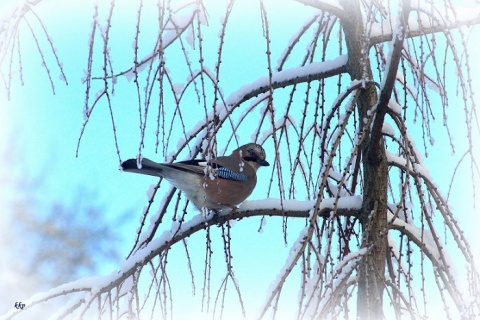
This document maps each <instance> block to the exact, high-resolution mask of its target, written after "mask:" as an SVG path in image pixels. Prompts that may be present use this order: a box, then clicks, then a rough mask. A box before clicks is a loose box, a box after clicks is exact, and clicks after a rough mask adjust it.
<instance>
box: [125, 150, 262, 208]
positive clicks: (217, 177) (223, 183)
mask: <svg viewBox="0 0 480 320" xmlns="http://www.w3.org/2000/svg"><path fill="white" fill-rule="evenodd" d="M265 158H266V155H265V150H264V149H263V148H262V146H260V145H259V144H256V143H248V144H245V145H243V146H241V147H239V148H237V149H235V150H233V152H232V154H231V155H229V156H220V157H216V158H214V159H212V160H210V161H207V160H205V159H198V160H187V161H180V162H174V163H157V162H154V161H152V160H149V159H147V158H143V159H142V160H141V166H140V167H139V166H138V164H137V160H136V159H129V160H126V161H124V162H123V163H122V164H121V168H122V170H123V171H126V172H134V173H140V174H146V175H150V176H155V177H163V178H165V179H166V180H167V181H169V182H170V183H171V184H172V185H173V186H174V187H176V188H177V189H179V190H181V191H182V192H184V193H185V195H186V197H187V198H188V199H189V200H190V201H191V202H192V203H193V204H194V206H195V207H196V208H197V209H198V210H200V211H202V208H206V209H207V210H208V211H215V212H219V211H222V210H224V209H226V208H231V209H232V210H236V209H238V208H237V205H238V204H240V203H242V202H243V201H244V200H245V199H246V198H247V197H248V196H249V195H250V194H251V193H252V191H253V189H254V188H255V185H256V184H257V170H258V169H259V168H260V167H263V166H269V165H270V164H269V163H268V162H267V161H266V160H265Z"/></svg>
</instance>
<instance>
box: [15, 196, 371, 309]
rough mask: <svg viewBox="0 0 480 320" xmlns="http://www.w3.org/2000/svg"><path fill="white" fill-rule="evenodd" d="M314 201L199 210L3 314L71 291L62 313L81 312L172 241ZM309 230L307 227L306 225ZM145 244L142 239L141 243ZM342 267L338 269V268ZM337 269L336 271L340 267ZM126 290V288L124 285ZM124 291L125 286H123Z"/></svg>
mask: <svg viewBox="0 0 480 320" xmlns="http://www.w3.org/2000/svg"><path fill="white" fill-rule="evenodd" d="M361 203H362V199H361V197H360V196H348V197H341V198H337V199H336V198H327V199H324V200H323V201H322V202H321V204H320V207H319V208H318V209H317V210H318V212H319V213H318V216H322V217H327V218H328V217H331V212H332V211H334V210H335V215H336V216H341V215H342V216H352V215H356V214H357V212H358V210H359V209H360V208H361ZM315 204H316V201H299V200H282V201H281V200H280V199H266V200H256V201H246V202H244V203H243V204H242V205H241V207H240V208H239V209H238V210H234V211H228V210H227V211H225V212H220V213H215V214H214V213H209V214H208V215H207V217H205V216H204V214H203V213H199V214H197V215H196V216H194V217H192V219H190V220H188V221H186V222H178V221H174V222H172V227H171V228H170V229H167V230H165V231H163V233H161V234H160V235H159V236H158V237H156V238H155V239H153V240H151V241H150V242H149V243H147V244H145V245H144V246H143V247H137V249H136V250H135V251H134V252H133V253H132V254H131V255H130V256H129V257H128V258H127V259H126V260H125V261H124V262H123V263H122V265H121V266H120V269H119V270H118V271H117V272H114V273H112V274H110V275H107V276H96V277H88V278H83V279H79V280H76V281H73V282H70V283H67V284H63V285H61V286H58V287H56V288H53V289H51V290H49V291H46V292H43V293H38V294H36V295H34V296H32V297H31V298H30V299H29V300H27V301H25V304H26V306H27V307H26V308H25V309H23V310H17V309H11V310H10V311H9V313H7V314H6V317H7V318H11V317H14V316H15V315H17V314H18V312H20V311H25V310H27V309H30V308H32V307H34V306H36V305H38V304H40V303H43V302H47V301H51V300H52V299H55V298H57V297H61V296H68V295H70V294H74V293H82V292H84V293H85V294H83V295H82V294H80V295H76V296H75V297H71V300H70V301H69V303H68V308H67V309H68V310H63V312H64V313H65V314H69V313H72V312H75V311H77V309H79V308H81V306H83V309H84V310H83V311H81V312H82V313H83V312H85V311H86V310H87V309H88V308H89V307H90V305H91V304H92V303H93V302H94V301H96V300H97V299H100V298H101V296H102V294H105V293H108V292H111V291H112V290H114V289H115V288H120V287H123V286H125V282H126V281H128V279H130V278H131V277H133V276H135V275H136V274H137V273H138V272H140V271H141V269H142V268H143V267H144V266H146V265H148V263H149V261H151V260H152V259H154V258H155V257H156V256H158V255H161V254H162V253H163V252H165V251H166V250H168V249H169V248H170V247H171V246H172V245H173V244H175V243H177V242H179V241H182V240H184V239H185V238H187V237H189V236H191V235H192V234H194V233H195V232H197V231H199V230H202V229H207V228H208V227H210V226H213V225H222V224H224V223H226V222H227V221H229V220H240V219H243V218H246V217H253V216H264V215H269V216H279V217H294V218H309V217H310V216H311V215H312V212H313V211H314V207H315ZM307 229H308V228H307ZM144 243H145V242H144ZM340 269H341V268H340ZM340 269H339V270H340ZM127 287H128V285H127ZM127 289H128V288H127ZM122 290H124V289H122Z"/></svg>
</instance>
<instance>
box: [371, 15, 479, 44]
mask: <svg viewBox="0 0 480 320" xmlns="http://www.w3.org/2000/svg"><path fill="white" fill-rule="evenodd" d="M411 11H417V12H419V14H420V13H423V15H420V16H410V17H409V19H408V24H407V25H408V28H407V30H406V35H405V36H406V38H413V37H418V36H421V35H426V34H431V33H437V32H444V31H447V30H452V29H458V28H460V27H462V26H471V25H476V24H479V23H480V9H475V8H468V9H460V8H455V11H456V14H454V16H455V19H454V20H449V19H447V18H446V17H445V16H446V15H445V14H441V13H439V12H434V11H433V10H432V9H431V8H429V9H428V10H427V9H426V8H421V7H413V6H412V8H411ZM393 28H394V26H392V25H391V23H390V21H388V20H384V21H382V22H379V23H375V24H373V25H372V32H371V33H370V37H369V40H370V46H373V45H375V44H378V43H382V42H385V41H390V40H392V38H393V36H394V30H393Z"/></svg>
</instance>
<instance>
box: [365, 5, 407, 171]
mask: <svg viewBox="0 0 480 320" xmlns="http://www.w3.org/2000/svg"><path fill="white" fill-rule="evenodd" d="M409 13H410V1H409V0H406V1H404V2H402V12H401V13H400V17H399V24H398V27H397V30H398V34H397V33H396V32H394V34H395V35H396V37H395V38H394V41H393V49H392V53H391V55H390V61H389V63H388V71H387V75H386V76H385V78H384V79H383V83H382V86H381V87H382V90H381V91H380V97H379V99H378V103H377V108H376V115H375V120H374V122H373V125H372V132H371V138H370V139H371V141H370V142H371V143H370V146H369V149H368V154H367V159H368V160H369V161H373V162H374V163H377V162H378V161H379V159H378V156H379V155H380V152H379V151H378V150H379V148H380V139H381V138H382V127H383V122H384V119H385V114H386V113H387V110H388V102H389V101H390V97H391V95H392V91H393V87H394V86H395V79H396V78H397V72H398V64H399V62H400V58H401V56H402V50H403V40H404V39H405V35H406V29H407V21H408V15H409Z"/></svg>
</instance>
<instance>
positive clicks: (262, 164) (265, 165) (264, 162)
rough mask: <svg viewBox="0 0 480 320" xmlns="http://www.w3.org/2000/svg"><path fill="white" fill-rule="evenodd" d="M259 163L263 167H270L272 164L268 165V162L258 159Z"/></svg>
mask: <svg viewBox="0 0 480 320" xmlns="http://www.w3.org/2000/svg"><path fill="white" fill-rule="evenodd" d="M257 163H258V164H259V165H261V166H263V167H268V166H269V165H270V163H268V162H267V161H266V160H260V159H258V161H257Z"/></svg>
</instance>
